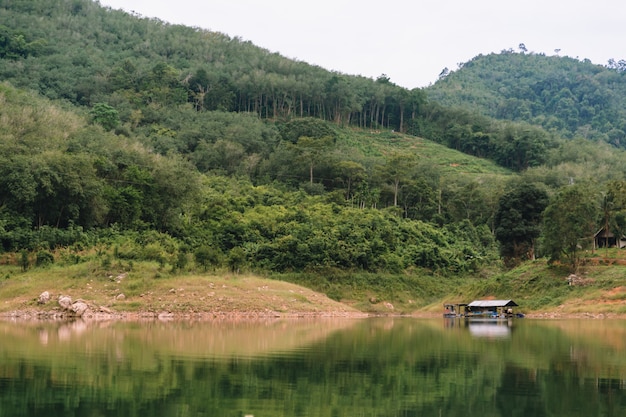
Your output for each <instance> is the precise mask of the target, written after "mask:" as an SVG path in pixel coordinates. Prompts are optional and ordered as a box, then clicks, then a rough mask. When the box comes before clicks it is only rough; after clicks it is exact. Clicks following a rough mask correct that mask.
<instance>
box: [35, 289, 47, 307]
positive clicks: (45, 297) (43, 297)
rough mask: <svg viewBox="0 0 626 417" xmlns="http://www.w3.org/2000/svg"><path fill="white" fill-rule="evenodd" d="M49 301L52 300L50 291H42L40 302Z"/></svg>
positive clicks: (38, 300)
mask: <svg viewBox="0 0 626 417" xmlns="http://www.w3.org/2000/svg"><path fill="white" fill-rule="evenodd" d="M48 301H50V293H49V292H48V291H44V292H42V293H41V294H40V295H39V298H38V299H37V302H38V303H39V304H47V303H48Z"/></svg>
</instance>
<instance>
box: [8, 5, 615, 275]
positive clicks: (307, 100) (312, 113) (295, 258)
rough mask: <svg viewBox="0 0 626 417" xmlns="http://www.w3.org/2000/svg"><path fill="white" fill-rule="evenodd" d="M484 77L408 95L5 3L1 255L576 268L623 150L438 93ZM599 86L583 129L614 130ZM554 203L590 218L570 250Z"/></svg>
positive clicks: (487, 86) (137, 25)
mask: <svg viewBox="0 0 626 417" xmlns="http://www.w3.org/2000/svg"><path fill="white" fill-rule="evenodd" d="M502 59H503V60H505V59H509V60H510V61H504V62H509V64H508V65H510V66H514V64H512V63H511V62H512V60H515V59H520V60H529V62H530V60H534V59H538V61H537V62H538V64H536V66H539V63H543V64H542V65H545V66H546V68H548V67H550V65H548V64H551V63H552V62H554V63H555V65H559V66H563V69H562V71H565V72H567V73H568V74H576V71H578V72H580V73H583V72H584V71H591V69H587V67H589V64H586V63H577V62H574V61H573V60H568V59H558V58H554V59H552V58H551V59H549V60H548V59H546V58H545V57H535V56H532V55H528V56H527V55H521V54H519V55H518V54H506V55H503V57H502ZM542 59H543V60H542ZM476 61H477V62H482V61H481V59H480V57H479V58H477V59H476ZM524 62H526V61H524ZM484 65H486V68H489V69H490V71H494V73H495V71H496V70H497V69H498V68H500V67H498V65H496V64H495V63H494V64H493V65H487V64H484ZM499 65H500V66H501V67H502V68H508V67H507V66H506V65H507V64H505V63H502V64H499ZM568 65H571V66H572V69H571V70H567V68H569V67H567V66H568ZM579 65H580V67H579ZM531 67H532V66H531ZM579 68H580V69H579ZM590 68H591V67H590ZM592 68H594V69H595V70H597V71H598V72H597V74H596V75H597V76H596V78H598V79H600V78H601V77H599V75H601V74H607V75H608V74H611V75H615V76H616V77H618V78H619V77H621V75H622V73H621V72H620V71H619V69H602V68H599V67H594V66H592ZM471 70H472V64H467V65H466V66H465V67H464V68H462V69H461V70H459V71H458V72H455V73H453V74H450V75H448V77H446V78H445V79H442V80H441V81H439V82H438V83H437V84H436V85H435V86H433V87H432V88H431V89H429V90H428V91H425V90H421V89H414V90H410V91H409V90H406V89H403V88H401V87H399V86H396V85H394V84H393V83H391V82H390V80H389V79H388V78H387V77H386V76H384V75H381V76H380V77H378V78H377V79H375V80H374V79H369V78H364V77H360V76H351V75H346V74H341V73H336V72H331V71H327V70H325V69H323V68H320V67H317V66H312V65H309V64H307V63H304V62H299V61H293V60H290V59H287V58H284V57H282V56H280V55H278V54H274V53H269V52H268V51H267V50H264V49H262V48H258V47H256V46H254V45H253V44H252V43H250V42H242V41H241V40H240V39H237V38H230V37H228V36H225V35H223V34H219V33H215V32H210V31H206V30H201V29H197V28H189V27H184V26H180V25H170V24H167V23H164V22H161V21H159V20H156V19H149V18H142V17H137V16H132V15H129V14H126V13H123V12H120V11H114V10H110V9H107V8H103V7H101V6H100V5H99V4H98V3H97V2H92V1H89V0H4V1H2V0H0V80H1V81H2V82H3V84H1V85H0V103H2V107H0V242H1V248H0V250H2V251H4V252H6V253H13V254H14V253H16V252H19V251H21V253H22V254H21V255H20V256H19V257H13V258H11V259H13V262H20V263H21V265H22V267H23V268H27V267H29V266H30V264H31V263H33V262H36V263H41V264H45V263H46V262H49V261H51V260H55V261H58V260H59V258H62V260H63V261H64V262H80V261H81V260H84V259H83V258H82V256H87V255H84V254H83V253H84V252H85V251H86V252H89V250H91V251H92V254H91V255H89V256H96V257H97V259H98V260H99V261H100V262H101V265H102V267H103V268H105V267H106V268H108V267H109V266H110V265H112V262H111V257H113V258H114V259H118V260H126V261H129V262H133V261H138V260H141V261H153V262H158V263H159V265H160V266H161V268H165V266H166V265H167V266H168V267H170V268H171V270H172V271H187V270H190V269H198V268H199V269H205V270H206V269H209V268H222V269H231V270H233V271H237V270H240V269H241V268H246V269H249V270H252V271H262V272H267V273H272V272H290V271H294V272H302V271H317V270H320V269H324V270H347V271H354V270H362V271H367V272H393V273H400V272H403V271H404V272H411V271H416V270H417V271H422V272H425V273H435V274H442V275H445V274H451V273H455V274H460V273H476V272H478V271H480V270H481V269H482V268H485V267H489V266H491V265H493V264H494V262H495V261H496V260H497V259H499V256H500V255H501V256H503V257H505V258H507V260H508V258H513V260H514V261H518V260H520V259H527V258H529V257H532V256H533V255H534V254H535V253H537V254H539V255H545V256H551V257H553V258H555V259H557V258H559V257H560V254H561V252H563V253H566V254H567V255H568V256H569V255H571V256H572V258H571V260H573V261H574V262H577V261H578V257H577V256H578V255H577V253H578V252H577V248H578V247H579V243H576V244H574V245H573V246H572V245H571V241H572V240H573V241H574V242H580V241H581V239H585V242H591V240H590V237H591V234H592V233H593V232H594V231H595V230H596V229H597V228H598V225H600V224H603V225H605V226H606V225H608V224H610V225H611V227H612V228H613V230H618V229H617V228H618V227H622V224H623V223H624V222H622V221H621V217H620V216H621V215H622V214H623V212H624V210H625V209H626V198H625V197H624V196H623V195H622V194H623V193H624V191H623V190H626V186H622V185H623V184H622V182H623V181H624V180H625V179H624V177H623V175H624V174H623V172H621V171H620V170H619V169H614V167H619V166H623V163H624V160H625V159H624V153H623V152H621V151H616V149H615V148H613V147H611V146H610V145H608V144H606V143H604V142H602V141H595V142H593V141H589V140H586V139H583V138H581V137H579V136H577V135H568V134H567V131H566V130H565V128H564V127H562V126H561V127H559V128H558V129H557V128H553V127H551V126H550V125H545V124H544V123H542V121H543V120H544V119H546V120H547V119H550V120H552V119H555V120H561V119H558V118H557V116H556V115H557V113H554V114H552V113H550V111H551V109H552V107H554V106H552V107H549V106H546V107H545V112H544V113H542V112H541V111H540V110H541V109H539V108H535V107H536V105H535V104H533V103H535V101H534V98H533V97H534V96H531V95H530V93H527V95H528V97H527V100H528V101H529V103H530V104H528V106H530V107H532V110H533V112H534V113H533V112H531V113H530V116H528V115H527V114H526V113H524V115H525V116H524V117H521V115H520V117H510V118H508V120H503V119H501V118H498V117H499V116H498V115H497V114H493V115H492V114H490V113H488V112H486V111H481V109H483V106H480V105H479V102H480V100H476V102H474V101H473V100H474V99H472V97H474V96H472V95H471V94H469V93H470V92H475V94H477V95H481V96H482V97H483V98H482V102H483V103H484V106H487V107H488V106H489V103H491V105H492V106H494V107H498V106H500V104H499V103H500V101H501V100H500V95H501V94H504V93H503V92H501V91H500V90H494V88H495V86H494V84H492V83H487V82H483V83H479V82H478V81H471V82H470V81H468V83H467V86H465V85H464V87H463V88H466V89H467V92H468V96H467V100H466V101H463V100H461V99H460V98H459V97H457V98H454V95H453V94H452V90H449V91H450V92H449V93H445V94H444V92H446V91H448V90H446V89H445V86H447V85H453V84H452V82H453V80H454V79H455V77H461V76H462V75H463V74H470V75H471V74H472V73H471ZM500 71H502V72H506V71H504V70H500ZM548 71H550V70H549V69H545V72H548ZM483 73H484V74H486V73H487V70H486V69H485V70H484V71H483ZM542 74H543V73H541V72H533V71H531V70H530V69H529V70H528V73H527V78H528V80H527V81H525V82H526V83H527V84H529V85H535V84H537V85H540V83H539V81H533V80H535V79H537V80H540V79H541V77H543V75H542ZM585 74H586V73H585ZM467 76H468V79H469V80H471V77H470V76H469V75H467ZM568 76H569V77H570V78H572V79H573V78H574V75H568ZM487 78H490V77H487ZM502 78H504V76H502ZM562 78H565V77H560V78H559V81H562V80H561V79H562ZM616 79H617V78H616ZM598 82H599V81H598ZM615 82H617V81H615ZM507 85H508V84H507ZM567 85H568V88H569V89H570V90H571V91H574V90H576V88H575V84H574V83H573V82H572V83H570V84H567ZM535 89H536V90H537V92H536V93H533V94H535V95H537V96H541V97H544V95H545V97H544V98H545V99H546V100H548V99H549V97H551V94H552V93H553V89H552V88H547V87H543V89H542V87H538V86H537V87H535ZM554 89H556V87H555V88H554ZM561 90H563V89H561ZM561 90H559V91H561ZM533 91H534V90H533ZM576 91H577V92H578V90H576ZM507 94H508V93H507ZM603 94H604V93H602V91H600V93H599V95H598V97H597V99H596V101H594V102H593V103H592V104H589V106H588V108H585V109H583V107H582V105H578V104H577V103H578V102H574V104H573V107H574V108H576V109H577V111H578V112H579V114H581V113H582V114H586V113H585V112H591V111H592V110H593V112H595V113H594V115H593V117H590V118H586V119H584V120H587V119H589V124H590V126H591V127H590V128H589V131H591V130H593V129H595V127H594V126H595V124H599V123H600V121H602V120H609V121H610V123H611V124H612V127H611V128H610V129H609V128H608V127H603V129H605V130H606V129H608V130H606V132H605V131H604V130H600V129H598V130H597V135H603V134H606V135H609V133H610V132H613V133H615V132H614V130H615V129H617V130H619V128H618V127H616V126H617V125H618V124H619V120H620V116H619V112H618V111H617V110H614V113H611V109H614V108H615V109H616V108H617V107H614V104H613V103H618V100H617V99H616V100H613V101H610V100H608V98H606V97H605V96H604V95H603ZM458 96H462V97H464V93H459V94H458ZM447 97H450V98H449V100H450V102H449V103H448V102H446V100H448V98H447ZM507 97H509V96H507ZM585 97H586V98H585V100H587V101H589V100H590V97H591V94H590V93H589V94H587V95H586V96H585ZM602 97H605V99H603V98H602ZM531 99H532V100H531ZM464 100H465V99H464ZM550 100H551V99H550ZM550 100H548V101H550ZM602 100H604V101H602ZM505 101H506V100H505ZM579 101H581V102H582V101H584V100H579ZM587 101H585V103H586V102H587ZM468 103H471V105H469V104H468ZM531 104H532V105H531ZM452 105H454V106H452ZM615 105H617V104H615ZM533 106H535V107H533ZM515 107H516V108H517V106H515ZM520 107H522V106H520ZM557 107H558V106H557ZM607 109H608V110H607ZM605 110H606V112H605ZM526 116H528V117H526ZM585 117H586V116H585ZM603 126H604V125H603ZM578 130H579V129H578V128H577V130H576V131H578ZM593 131H594V132H596V130H593ZM613 133H611V135H613ZM594 135H596V134H595V133H594ZM570 136H572V137H576V138H579V139H578V140H569V138H570ZM594 138H595V136H594ZM611 143H615V142H614V141H612V142H611ZM572 183H574V184H575V186H574V187H566V186H569V185H570V184H572ZM529 187H530V188H529ZM565 189H567V190H568V192H569V190H574V191H576V193H574V192H573V191H572V192H570V194H571V195H570V194H564V190H565ZM602 192H604V193H602ZM577 193H578V194H577ZM583 202H584V203H585V204H586V205H585V207H583V208H584V210H582V211H576V209H578V208H579V207H577V204H578V203H583ZM602 202H605V203H606V204H605V206H602ZM544 203H545V204H544ZM609 203H610V204H609ZM546 204H548V205H553V206H552V210H551V211H550V210H546V213H555V214H554V215H555V216H556V215H557V214H560V213H563V212H565V211H567V210H572V211H573V212H575V213H576V215H575V216H573V217H571V218H569V217H565V218H566V219H570V220H569V223H567V222H565V223H563V224H560V227H562V228H563V230H565V229H567V230H571V231H573V234H572V236H569V239H572V240H568V241H557V240H555V239H554V236H561V235H562V232H563V230H560V229H558V228H552V229H550V230H551V235H549V236H546V235H545V234H543V235H542V234H541V233H542V230H543V229H542V222H543V221H547V222H551V219H549V218H545V217H542V215H543V209H544V208H545V205H546ZM601 207H603V208H601ZM594 210H595V211H594ZM578 220H580V221H581V222H582V223H581V224H578V223H576V221H578ZM504 229H507V233H503V230H504ZM509 229H510V230H509ZM496 239H497V240H498V241H497V240H496ZM504 240H506V241H504ZM498 244H499V245H498ZM559 245H561V246H559ZM60 248H63V250H66V252H63V256H61V255H60V254H59V251H61V249H60ZM68 248H70V249H68ZM67 251H69V252H67ZM52 252H54V253H52ZM93 252H95V254H94V253H93ZM81 254H83V255H81ZM16 259H19V260H16Z"/></svg>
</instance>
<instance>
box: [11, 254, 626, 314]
mask: <svg viewBox="0 0 626 417" xmlns="http://www.w3.org/2000/svg"><path fill="white" fill-rule="evenodd" d="M609 254H610V256H611V257H612V258H611V259H616V260H620V259H626V251H613V252H611V251H609ZM596 255H597V254H596ZM590 259H592V258H591V257H590ZM0 261H1V260H0ZM568 275H569V271H568V270H567V269H565V268H563V267H559V266H554V265H548V264H547V263H546V262H545V261H542V260H539V261H533V262H526V263H524V264H522V265H520V266H519V267H517V268H515V269H513V270H510V271H502V270H499V269H498V268H495V267H494V268H492V269H490V270H485V271H482V272H481V273H480V274H475V275H467V276H439V275H435V274H431V273H428V272H427V271H420V270H414V271H410V272H407V273H404V274H388V273H376V274H374V273H365V272H358V271H356V272H348V271H343V270H334V269H333V270H325V271H318V272H316V273H297V274H296V273H293V274H275V275H272V276H270V277H268V278H264V277H260V276H256V275H253V274H230V273H225V272H223V271H217V272H209V273H197V272H193V271H187V272H185V273H182V274H174V273H172V272H170V271H169V270H167V269H166V268H164V267H163V266H162V265H159V264H158V263H157V262H142V261H134V262H128V261H119V260H113V261H110V260H109V261H107V262H103V261H102V260H101V259H99V257H98V256H96V255H89V256H83V257H82V258H81V262H78V263H72V264H70V265H61V264H56V263H55V264H52V265H49V266H46V267H38V268H31V269H29V270H27V271H22V270H20V269H19V268H18V267H16V266H14V265H11V264H8V265H7V262H6V259H5V262H3V264H1V265H0V312H8V311H15V310H34V309H54V308H57V304H56V302H52V303H51V304H49V305H46V306H41V305H38V304H37V298H38V296H39V295H40V294H41V293H42V292H44V291H48V292H50V294H51V296H52V298H53V300H56V299H58V297H59V296H60V295H68V296H70V297H72V299H83V300H85V301H86V302H87V303H88V304H89V305H90V306H92V308H94V309H98V308H100V307H105V308H106V309H110V310H113V311H119V312H153V313H159V312H172V313H199V312H216V313H229V312H244V313H268V312H279V313H290V314H291V313H293V314H299V313H322V312H335V313H338V312H357V311H361V312H368V313H378V314H391V313H394V314H398V313H404V314H408V313H416V312H431V313H438V312H440V311H441V308H442V304H443V303H444V302H469V301H471V300H473V299H480V298H494V299H513V300H515V301H516V302H517V303H518V304H520V308H519V311H522V312H525V313H550V312H559V313H563V314H569V313H571V314H577V313H589V314H608V313H611V314H626V265H623V264H622V263H619V262H602V263H594V264H589V265H586V266H584V267H583V269H582V270H581V272H580V273H579V275H580V276H581V277H582V278H583V282H582V284H581V285H576V286H570V285H569V284H568V282H567V277H568ZM122 294H123V296H122Z"/></svg>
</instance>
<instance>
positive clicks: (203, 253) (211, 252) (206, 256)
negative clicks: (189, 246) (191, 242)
mask: <svg viewBox="0 0 626 417" xmlns="http://www.w3.org/2000/svg"><path fill="white" fill-rule="evenodd" d="M193 257H194V259H195V261H196V263H197V264H198V265H199V266H201V267H202V268H203V269H204V271H207V270H208V269H209V268H210V267H211V266H216V265H218V263H219V252H218V251H217V250H215V248H212V247H210V246H201V247H199V248H198V249H196V250H195V252H194V253H193Z"/></svg>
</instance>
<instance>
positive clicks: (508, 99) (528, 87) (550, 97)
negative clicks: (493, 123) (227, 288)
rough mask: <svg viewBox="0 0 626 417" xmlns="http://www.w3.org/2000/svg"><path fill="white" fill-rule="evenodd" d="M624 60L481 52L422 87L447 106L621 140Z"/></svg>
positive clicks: (624, 141)
mask: <svg viewBox="0 0 626 417" xmlns="http://www.w3.org/2000/svg"><path fill="white" fill-rule="evenodd" d="M625 69H626V68H625V67H624V65H623V61H620V62H619V63H615V62H614V61H613V62H612V63H611V65H608V66H600V65H594V64H592V63H591V62H590V61H588V60H585V61H579V60H577V59H574V58H569V57H557V56H551V57H549V56H545V55H542V54H533V53H524V52H523V51H522V52H520V53H513V52H512V51H504V52H502V53H500V54H489V55H480V56H477V57H475V58H474V59H472V60H470V61H469V62H467V63H465V64H463V65H462V66H461V67H460V68H459V69H458V70H457V71H454V72H451V73H449V74H447V75H445V76H444V77H442V78H441V79H440V80H439V81H438V82H437V83H435V84H434V85H433V86H431V87H429V88H428V89H427V93H428V96H429V98H430V99H432V100H435V101H438V102H439V103H441V104H443V105H446V106H461V107H467V106H471V107H472V108H475V109H476V110H477V111H479V112H480V113H481V114H484V115H486V116H489V117H492V118H496V119H504V120H514V121H524V122H528V123H531V124H533V125H537V126H542V127H543V128H544V129H546V130H548V131H550V132H555V133H556V134H558V135H561V136H563V137H566V138H585V139H589V140H593V141H605V142H608V143H610V144H612V145H614V146H616V147H619V148H624V147H625V146H626V71H625Z"/></svg>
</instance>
